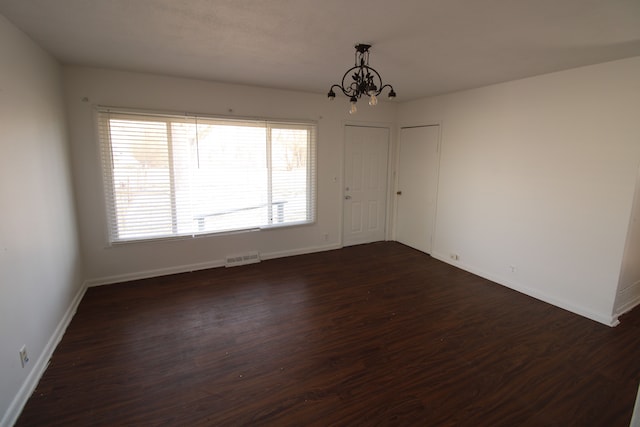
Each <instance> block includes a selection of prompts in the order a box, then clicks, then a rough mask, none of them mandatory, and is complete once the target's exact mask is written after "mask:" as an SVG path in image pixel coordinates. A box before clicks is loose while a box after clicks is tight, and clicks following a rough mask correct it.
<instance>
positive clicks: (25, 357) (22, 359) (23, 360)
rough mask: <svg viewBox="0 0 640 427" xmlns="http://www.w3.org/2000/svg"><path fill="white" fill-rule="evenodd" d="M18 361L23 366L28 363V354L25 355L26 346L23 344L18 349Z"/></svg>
mask: <svg viewBox="0 0 640 427" xmlns="http://www.w3.org/2000/svg"><path fill="white" fill-rule="evenodd" d="M19 353H20V363H21V364H22V367H23V368H24V367H25V365H26V364H27V363H29V356H28V355H27V346H25V345H23V346H22V348H21V349H20V352H19Z"/></svg>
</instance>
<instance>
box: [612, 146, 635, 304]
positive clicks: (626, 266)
mask: <svg viewBox="0 0 640 427" xmlns="http://www.w3.org/2000/svg"><path fill="white" fill-rule="evenodd" d="M639 143H640V142H639ZM637 176H638V178H637V182H636V192H635V196H634V199H633V200H634V202H633V208H632V210H631V220H630V221H629V231H628V233H627V244H626V246H625V251H624V257H623V259H622V269H621V273H620V283H619V285H618V298H617V299H616V308H615V313H616V314H622V313H624V312H626V311H628V310H630V309H631V308H633V307H634V306H636V305H638V304H640V169H639V170H638V175H637Z"/></svg>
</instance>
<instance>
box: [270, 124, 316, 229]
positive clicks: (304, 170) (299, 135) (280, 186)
mask: <svg viewBox="0 0 640 427" xmlns="http://www.w3.org/2000/svg"><path fill="white" fill-rule="evenodd" d="M309 145H310V144H309V131H308V130H307V129H281V128H273V129H271V158H272V185H273V190H272V194H273V205H272V217H273V223H274V224H278V223H282V222H297V221H306V220H307V219H308V218H309V209H308V207H309V184H310V183H309V181H310V180H309V173H308V161H309V150H310V147H309Z"/></svg>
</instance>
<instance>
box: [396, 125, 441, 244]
mask: <svg viewBox="0 0 640 427" xmlns="http://www.w3.org/2000/svg"><path fill="white" fill-rule="evenodd" d="M431 126H438V155H437V162H438V170H437V173H436V195H435V196H436V205H435V209H434V214H433V228H432V230H431V252H433V248H434V246H435V245H434V243H435V241H436V230H437V227H436V226H437V224H438V191H439V189H440V161H441V159H442V129H443V128H442V122H441V121H433V122H427V123H425V124H415V123H413V124H402V125H398V137H397V139H396V142H397V143H396V144H395V145H396V146H395V156H394V157H395V163H394V171H393V181H394V182H393V192H392V194H393V231H392V235H391V240H393V241H397V237H398V236H397V224H396V218H397V217H398V195H397V194H396V192H397V191H399V188H398V186H399V184H400V183H399V173H398V171H399V170H400V144H401V142H402V141H400V138H401V135H402V133H401V131H402V129H408V128H423V127H431Z"/></svg>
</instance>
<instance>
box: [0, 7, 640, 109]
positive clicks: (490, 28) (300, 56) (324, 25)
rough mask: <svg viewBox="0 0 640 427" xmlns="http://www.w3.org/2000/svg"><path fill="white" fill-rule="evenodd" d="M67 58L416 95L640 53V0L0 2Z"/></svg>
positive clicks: (228, 78) (264, 82) (226, 78)
mask: <svg viewBox="0 0 640 427" xmlns="http://www.w3.org/2000/svg"><path fill="white" fill-rule="evenodd" d="M0 14H2V15H4V16H5V17H6V18H7V19H9V20H10V21H11V22H13V23H14V24H15V25H16V26H17V27H19V28H20V29H21V30H23V31H24V32H25V33H27V34H28V35H29V36H30V37H31V38H33V39H34V40H35V41H36V42H37V43H38V44H39V45H40V46H42V47H43V48H44V49H46V50H47V51H49V52H50V53H51V54H53V55H54V56H55V57H56V58H58V59H59V60H60V61H61V62H62V63H65V64H79V65H88V66H97V67H106V68H114V69H121V70H132V71H144V72H152V73H160V74H167V75H174V76H184V77H194V78H201V79H208V80H215V81H222V82H230V83H242V84H250V85H258V86H264V87H272V88H281V89H292V90H302V91H309V92H317V93H326V92H327V91H328V89H329V87H330V86H331V84H333V83H337V82H338V80H339V79H341V78H342V74H343V73H344V72H345V71H346V70H347V68H349V67H351V66H353V61H354V49H353V46H354V45H355V44H356V43H358V42H363V43H369V44H372V45H373V47H372V48H371V56H370V65H371V66H372V67H374V68H376V69H377V70H378V71H379V72H380V74H381V75H382V77H383V79H384V80H385V83H391V84H392V85H393V86H394V88H395V90H396V92H397V93H398V99H400V100H409V99H415V98H419V97H423V96H428V95H434V94H439V93H446V92H452V91H457V90H462V89H468V88H473V87H479V86H484V85H487V84H491V83H497V82H503V81H508V80H513V79H518V78H522V77H527V76H532V75H537V74H542V73H547V72H552V71H558V70H563V69H567V68H573V67H577V66H582V65H588V64H594V63H599V62H605V61H610V60H615V59H620V58H625V57H631V56H638V55H640V0H393V1H391V0H346V1H345V0H265V1H259V0H254V1H249V0H0Z"/></svg>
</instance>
